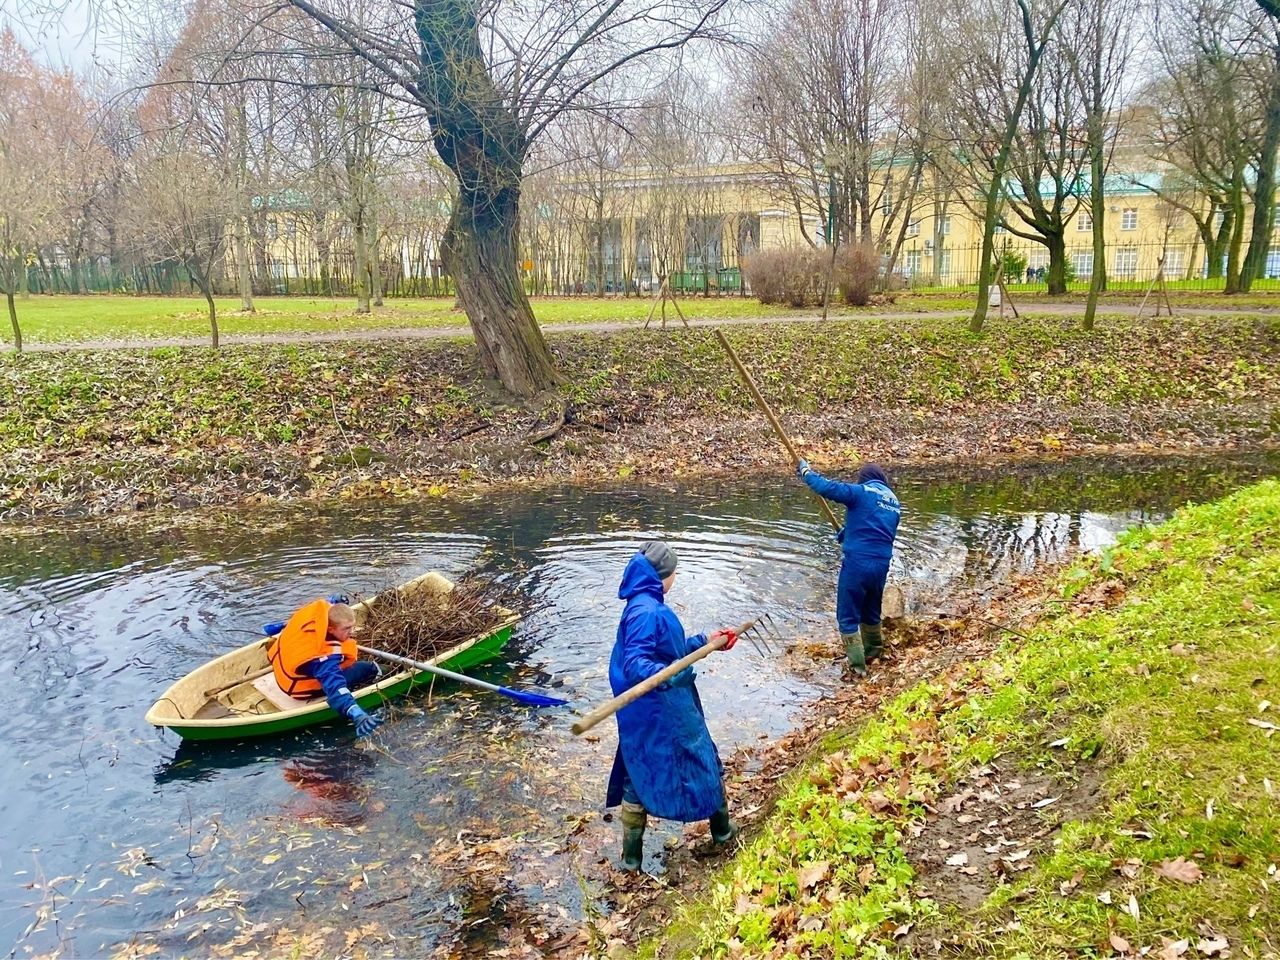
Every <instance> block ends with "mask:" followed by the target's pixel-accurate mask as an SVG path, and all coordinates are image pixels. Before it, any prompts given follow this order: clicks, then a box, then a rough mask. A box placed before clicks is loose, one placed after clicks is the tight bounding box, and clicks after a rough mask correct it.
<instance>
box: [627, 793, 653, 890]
mask: <svg viewBox="0 0 1280 960" xmlns="http://www.w3.org/2000/svg"><path fill="white" fill-rule="evenodd" d="M621 819H622V869H623V870H626V871H627V872H628V873H635V872H636V871H637V870H639V869H640V864H641V863H643V862H644V828H645V827H646V826H647V825H648V823H649V814H648V813H646V812H645V809H644V807H642V806H640V804H638V803H624V804H623V805H622V818H621Z"/></svg>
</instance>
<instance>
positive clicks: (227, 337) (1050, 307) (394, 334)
mask: <svg viewBox="0 0 1280 960" xmlns="http://www.w3.org/2000/svg"><path fill="white" fill-rule="evenodd" d="M1175 310H1176V311H1177V313H1178V314H1180V315H1183V316H1224V315H1231V316H1242V315H1256V314H1270V313H1274V312H1276V311H1275V309H1274V308H1269V307H1261V308H1260V307H1250V308H1242V307H1232V306H1223V307H1181V308H1175ZM1024 312H1026V313H1029V314H1032V315H1038V316H1046V315H1047V316H1063V317H1080V316H1083V315H1084V304H1083V303H1043V304H1037V305H1034V306H1031V307H1026V308H1024ZM1137 312H1138V305H1137V304H1136V303H1132V304H1130V303H1125V304H1119V303H1112V304H1104V305H1102V306H1101V307H1099V309H1098V315H1099V316H1105V315H1108V314H1110V315H1113V316H1114V315H1121V316H1135V315H1137ZM969 314H970V311H968V310H947V311H929V310H914V311H900V312H896V313H895V312H889V313H867V314H840V315H838V316H836V317H833V318H832V319H834V320H857V319H859V318H860V317H863V316H865V317H868V318H874V319H877V320H918V319H920V318H921V317H937V318H939V319H954V318H957V317H967V316H969ZM1150 315H1151V307H1150V305H1148V306H1147V316H1150ZM820 319H821V314H818V313H788V314H782V315H779V316H768V317H700V318H697V319H694V320H690V321H689V325H690V326H692V327H746V326H761V325H766V324H786V323H813V322H815V321H817V320H820ZM541 326H542V332H543V333H545V334H547V335H548V336H556V335H559V334H569V333H620V332H623V331H626V330H641V329H643V328H644V321H643V320H606V321H598V322H590V323H586V322H581V323H544V324H542V325H541ZM667 326H668V328H679V326H680V320H679V318H676V319H675V320H674V322H672V321H670V320H669V321H668V323H667ZM650 329H651V330H657V329H660V328H659V325H658V321H657V320H655V321H654V322H653V323H652V324H651V325H650ZM471 338H472V334H471V328H470V327H469V326H467V325H465V324H457V325H453V326H434V327H430V326H423V327H376V328H373V329H369V330H299V331H294V332H290V333H232V334H224V335H223V336H222V337H221V343H222V345H223V346H244V345H252V344H282V343H324V342H328V343H333V342H343V343H348V342H364V341H373V340H450V339H453V340H470V339H471ZM208 345H209V338H208V337H149V338H138V339H134V340H128V339H121V340H82V341H76V342H65V343H42V342H40V341H38V340H37V341H28V342H27V343H26V344H24V347H23V349H24V350H25V351H26V352H29V353H65V352H67V351H71V350H151V349H155V348H156V347H207V346H208ZM3 349H4V350H8V351H12V349H13V348H12V346H10V345H8V344H5V345H4V347H3Z"/></svg>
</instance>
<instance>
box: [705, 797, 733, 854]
mask: <svg viewBox="0 0 1280 960" xmlns="http://www.w3.org/2000/svg"><path fill="white" fill-rule="evenodd" d="M737 835H738V825H737V824H736V823H734V822H733V821H732V820H730V819H729V806H728V804H726V805H725V806H723V807H721V808H720V809H719V810H717V811H716V812H715V813H713V814H712V815H711V839H712V840H714V841H715V842H716V843H718V844H721V845H723V844H726V843H728V842H729V841H730V840H732V839H733V838H734V837H736V836H737Z"/></svg>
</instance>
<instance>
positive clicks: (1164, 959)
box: [1156, 940, 1191, 960]
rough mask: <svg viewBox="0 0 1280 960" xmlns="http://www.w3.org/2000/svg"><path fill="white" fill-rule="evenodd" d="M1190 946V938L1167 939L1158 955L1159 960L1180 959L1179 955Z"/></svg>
mask: <svg viewBox="0 0 1280 960" xmlns="http://www.w3.org/2000/svg"><path fill="white" fill-rule="evenodd" d="M1190 946H1191V941H1189V940H1166V941H1165V942H1164V946H1163V947H1161V948H1160V952H1159V953H1157V954H1156V957H1157V958H1158V960H1178V957H1180V956H1182V955H1183V954H1184V953H1186V952H1187V950H1188V949H1189V948H1190Z"/></svg>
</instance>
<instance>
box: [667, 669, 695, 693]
mask: <svg viewBox="0 0 1280 960" xmlns="http://www.w3.org/2000/svg"><path fill="white" fill-rule="evenodd" d="M696 678H697V674H696V673H694V672H693V667H685V668H684V669H683V670H681V671H680V672H679V673H677V674H676V675H675V676H674V677H672V678H671V679H670V680H668V681H667V682H666V683H664V684H663V685H662V686H663V687H666V688H667V689H668V690H674V689H676V688H677V687H692V686H693V681H694V680H695V679H696Z"/></svg>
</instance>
